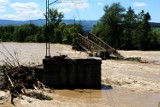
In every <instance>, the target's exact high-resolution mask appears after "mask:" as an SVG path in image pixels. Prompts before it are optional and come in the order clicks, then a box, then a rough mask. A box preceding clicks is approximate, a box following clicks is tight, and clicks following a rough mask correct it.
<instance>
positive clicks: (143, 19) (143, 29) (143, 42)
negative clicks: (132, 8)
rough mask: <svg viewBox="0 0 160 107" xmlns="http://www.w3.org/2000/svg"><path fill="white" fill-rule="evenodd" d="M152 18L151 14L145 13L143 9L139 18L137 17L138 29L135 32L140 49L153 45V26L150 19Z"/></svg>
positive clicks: (146, 48)
mask: <svg viewBox="0 0 160 107" xmlns="http://www.w3.org/2000/svg"><path fill="white" fill-rule="evenodd" d="M150 19H151V16H150V14H149V13H148V12H147V13H144V11H143V10H142V11H141V12H140V13H139V14H138V18H137V24H138V26H137V29H136V33H135V37H136V44H137V47H138V49H141V50H148V49H149V48H150V45H151V41H150V40H151V36H152V34H151V26H150V24H149V21H150Z"/></svg>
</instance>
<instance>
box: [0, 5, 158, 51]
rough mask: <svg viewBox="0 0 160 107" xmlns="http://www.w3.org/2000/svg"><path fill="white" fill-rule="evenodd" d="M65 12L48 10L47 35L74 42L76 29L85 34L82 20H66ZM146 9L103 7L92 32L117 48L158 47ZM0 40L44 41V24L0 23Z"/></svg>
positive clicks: (155, 29)
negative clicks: (68, 22) (137, 11)
mask: <svg viewBox="0 0 160 107" xmlns="http://www.w3.org/2000/svg"><path fill="white" fill-rule="evenodd" d="M63 17H64V14H63V13H62V12H58V10H56V9H50V10H49V18H48V21H49V24H48V29H49V30H48V33H47V34H48V35H49V38H50V42H51V43H63V44H73V43H74V41H75V40H76V36H77V33H81V34H86V33H85V31H84V30H83V26H82V25H81V24H77V23H74V24H65V23H63V22H62V19H63ZM150 20H151V16H150V14H149V12H145V11H144V10H142V11H141V12H139V13H138V14H136V13H135V12H134V10H133V9H132V8H131V7H129V8H127V9H125V8H124V7H123V6H122V5H121V4H120V3H113V4H112V5H110V6H108V5H106V6H105V7H104V14H103V16H102V17H101V18H100V19H99V21H98V23H97V24H95V25H94V27H93V29H92V30H91V33H93V34H95V35H96V36H98V37H99V38H101V39H102V40H103V41H105V42H106V43H108V44H109V45H111V46H112V47H114V48H116V49H121V50H122V49H123V50H160V28H158V27H151V25H150V24H149V21H150ZM0 40H1V41H3V42H11V41H12V42H38V43H41V42H45V40H46V25H43V26H37V25H34V24H24V25H21V26H13V25H8V26H0Z"/></svg>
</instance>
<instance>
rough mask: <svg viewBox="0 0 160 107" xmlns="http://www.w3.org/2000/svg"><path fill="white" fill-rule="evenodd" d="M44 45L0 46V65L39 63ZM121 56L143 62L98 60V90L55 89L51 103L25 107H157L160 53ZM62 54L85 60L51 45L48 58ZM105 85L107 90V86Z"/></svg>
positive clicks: (63, 47) (81, 55)
mask: <svg viewBox="0 0 160 107" xmlns="http://www.w3.org/2000/svg"><path fill="white" fill-rule="evenodd" d="M45 46H46V45H45V43H0V61H1V64H2V63H3V62H4V61H6V60H10V61H13V62H14V61H17V60H18V61H19V63H21V64H32V63H35V64H42V59H43V58H45V52H46V50H45V49H46V48H45ZM120 53H121V54H122V55H124V56H125V57H141V58H142V60H143V62H132V61H119V60H105V61H102V83H103V84H105V86H104V87H103V88H102V89H101V90H85V89H84V90H55V93H54V97H53V101H39V100H35V99H30V100H32V103H29V102H27V101H28V100H22V101H21V103H22V105H25V106H27V107H40V106H42V107H47V106H48V107H49V106H55V107H158V103H159V102H160V78H159V77H160V57H159V56H160V52H158V51H155V52H153V51H150V52H147V51H146V52H142V51H120ZM59 54H65V55H68V57H70V58H74V57H76V58H77V57H78V58H86V57H87V54H86V53H84V52H79V51H75V50H72V47H71V46H69V45H60V44H51V56H54V55H59ZM108 86H109V87H108Z"/></svg>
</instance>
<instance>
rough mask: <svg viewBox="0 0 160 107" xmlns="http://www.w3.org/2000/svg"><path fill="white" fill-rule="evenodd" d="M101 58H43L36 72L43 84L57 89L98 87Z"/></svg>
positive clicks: (99, 85) (99, 84)
mask: <svg viewBox="0 0 160 107" xmlns="http://www.w3.org/2000/svg"><path fill="white" fill-rule="evenodd" d="M101 63H102V61H101V59H95V58H89V59H69V58H68V59H67V58H45V59H43V70H42V69H41V70H40V69H39V70H37V72H36V75H37V77H38V79H39V80H40V81H41V82H43V83H44V84H46V85H48V86H51V87H53V88H57V89H82V88H83V89H91V88H93V89H100V88H101Z"/></svg>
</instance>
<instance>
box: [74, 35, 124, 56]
mask: <svg viewBox="0 0 160 107" xmlns="http://www.w3.org/2000/svg"><path fill="white" fill-rule="evenodd" d="M77 44H78V45H79V46H80V47H81V48H82V49H84V50H85V51H86V53H88V54H89V55H90V56H96V57H101V58H102V59H107V58H109V57H110V56H111V55H112V56H114V57H116V58H123V56H122V55H120V53H118V51H117V50H116V49H114V48H112V47H111V46H109V45H108V44H107V43H105V42H104V41H103V40H101V39H100V38H98V37H97V36H95V35H93V34H92V33H88V35H87V36H83V35H81V34H78V37H77Z"/></svg>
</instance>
